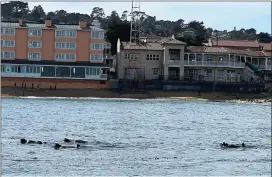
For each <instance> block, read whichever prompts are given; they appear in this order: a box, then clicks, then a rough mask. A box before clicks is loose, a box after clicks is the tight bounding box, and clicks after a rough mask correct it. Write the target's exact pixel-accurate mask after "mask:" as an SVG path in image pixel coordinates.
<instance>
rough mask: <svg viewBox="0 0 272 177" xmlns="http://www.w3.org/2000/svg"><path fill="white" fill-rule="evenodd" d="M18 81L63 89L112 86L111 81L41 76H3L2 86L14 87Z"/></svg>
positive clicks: (29, 86) (30, 84) (29, 85)
mask: <svg viewBox="0 0 272 177" xmlns="http://www.w3.org/2000/svg"><path fill="white" fill-rule="evenodd" d="M15 83H16V86H17V87H21V86H22V83H23V86H24V85H25V84H26V87H27V88H31V87H32V84H33V86H34V88H37V86H38V84H39V88H48V89H49V88H50V86H52V88H54V87H55V85H56V87H57V88H61V89H84V88H97V89H107V88H110V83H109V81H90V80H84V79H76V80H71V79H47V78H46V79H45V78H44V79H41V78H9V77H1V86H2V87H5V86H6V87H7V86H8V87H14V85H15Z"/></svg>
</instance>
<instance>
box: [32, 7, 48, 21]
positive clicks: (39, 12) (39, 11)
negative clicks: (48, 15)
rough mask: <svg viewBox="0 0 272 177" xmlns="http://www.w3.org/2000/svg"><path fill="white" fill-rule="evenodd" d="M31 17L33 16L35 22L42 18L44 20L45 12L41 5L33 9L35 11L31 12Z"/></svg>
mask: <svg viewBox="0 0 272 177" xmlns="http://www.w3.org/2000/svg"><path fill="white" fill-rule="evenodd" d="M30 16H31V18H32V20H35V21H38V20H40V19H41V18H44V17H45V12H44V10H43V8H42V6H40V5H38V6H35V7H34V8H33V10H32V11H31V13H30Z"/></svg>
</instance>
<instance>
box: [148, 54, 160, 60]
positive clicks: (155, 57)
mask: <svg viewBox="0 0 272 177" xmlns="http://www.w3.org/2000/svg"><path fill="white" fill-rule="evenodd" d="M159 59H160V56H159V55H146V60H159Z"/></svg>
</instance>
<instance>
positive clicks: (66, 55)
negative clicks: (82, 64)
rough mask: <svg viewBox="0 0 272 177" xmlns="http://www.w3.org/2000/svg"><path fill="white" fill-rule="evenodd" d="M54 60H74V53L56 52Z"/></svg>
mask: <svg viewBox="0 0 272 177" xmlns="http://www.w3.org/2000/svg"><path fill="white" fill-rule="evenodd" d="M55 59H56V60H76V54H74V53H57V54H56V55H55Z"/></svg>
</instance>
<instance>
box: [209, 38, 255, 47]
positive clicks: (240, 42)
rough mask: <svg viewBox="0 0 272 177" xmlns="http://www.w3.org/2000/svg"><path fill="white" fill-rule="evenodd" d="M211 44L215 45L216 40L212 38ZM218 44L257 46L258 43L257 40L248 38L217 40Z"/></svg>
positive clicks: (226, 45) (225, 45)
mask: <svg viewBox="0 0 272 177" xmlns="http://www.w3.org/2000/svg"><path fill="white" fill-rule="evenodd" d="M212 44H213V45H217V41H216V40H212ZM218 46H222V47H251V48H253V47H254V48H255V47H256V48H257V47H259V46H260V45H259V44H258V42H257V41H248V40H218Z"/></svg>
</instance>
